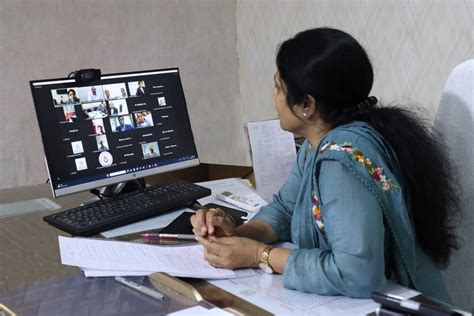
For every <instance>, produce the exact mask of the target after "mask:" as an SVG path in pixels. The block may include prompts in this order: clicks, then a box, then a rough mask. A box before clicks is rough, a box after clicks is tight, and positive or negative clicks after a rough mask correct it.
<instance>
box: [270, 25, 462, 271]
mask: <svg viewBox="0 0 474 316" xmlns="http://www.w3.org/2000/svg"><path fill="white" fill-rule="evenodd" d="M276 64H277V68H278V72H279V74H280V78H281V80H282V81H283V83H284V85H285V88H286V93H287V103H288V105H289V106H290V108H292V107H293V106H294V105H295V104H303V103H304V102H305V101H306V100H308V97H309V96H311V97H313V98H314V99H315V100H316V102H317V104H318V109H317V111H318V113H319V115H320V116H321V118H322V119H323V120H324V121H325V122H327V123H329V124H330V125H331V126H332V127H336V126H338V125H342V124H346V123H349V122H351V121H354V120H360V121H365V122H367V123H369V124H370V125H372V126H373V127H374V128H375V129H376V130H377V131H378V132H379V133H380V134H381V135H382V136H383V137H384V138H385V140H386V141H387V142H388V143H389V144H390V145H391V146H392V148H393V150H394V151H395V153H396V155H397V158H398V160H399V163H400V167H401V171H402V174H403V177H404V179H403V181H404V183H405V184H406V185H407V189H408V190H407V191H408V192H409V194H410V201H411V203H412V209H411V210H410V211H411V216H412V218H413V222H414V226H415V233H416V238H417V240H418V242H419V244H420V246H421V248H422V249H423V250H424V251H425V252H426V253H427V254H428V255H429V256H430V258H431V259H432V260H433V261H434V262H435V263H436V264H437V265H439V266H440V267H445V266H447V264H448V263H449V257H450V254H451V253H452V250H453V249H457V240H456V236H455V235H454V227H453V226H451V218H452V216H454V215H456V214H458V213H459V200H458V198H457V195H456V182H455V181H454V180H455V179H454V177H453V173H452V170H451V166H450V163H449V161H448V159H447V157H448V156H447V153H446V152H445V151H444V147H443V142H442V141H441V139H440V137H439V135H438V134H436V132H435V131H434V129H433V128H432V126H431V124H429V122H428V121H427V120H426V119H424V118H423V116H421V115H419V113H418V112H415V111H413V110H408V109H407V108H404V107H397V106H387V107H380V106H378V105H377V99H376V98H374V97H369V92H370V90H371V89H372V84H373V77H374V74H373V70H372V65H371V63H370V61H369V58H368V56H367V53H366V52H365V50H364V48H363V47H362V46H361V45H360V44H359V43H358V42H357V41H356V40H355V39H354V38H353V37H352V36H350V35H349V34H347V33H345V32H342V31H340V30H336V29H331V28H316V29H311V30H307V31H303V32H301V33H298V34H297V35H296V36H295V37H293V38H291V39H289V40H287V41H285V42H283V43H282V44H281V45H280V47H279V50H278V54H277V58H276Z"/></svg>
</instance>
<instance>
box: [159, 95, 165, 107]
mask: <svg viewBox="0 0 474 316" xmlns="http://www.w3.org/2000/svg"><path fill="white" fill-rule="evenodd" d="M158 105H159V106H166V99H165V97H159V98H158Z"/></svg>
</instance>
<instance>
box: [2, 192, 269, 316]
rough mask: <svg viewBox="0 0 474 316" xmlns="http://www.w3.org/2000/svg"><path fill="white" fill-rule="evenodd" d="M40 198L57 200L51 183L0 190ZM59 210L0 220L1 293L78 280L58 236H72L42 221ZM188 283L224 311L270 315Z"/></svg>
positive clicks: (71, 202)
mask: <svg viewBox="0 0 474 316" xmlns="http://www.w3.org/2000/svg"><path fill="white" fill-rule="evenodd" d="M40 197H47V198H50V199H51V200H54V198H53V197H52V193H51V188H50V186H49V184H40V185H34V186H28V187H18V188H13V189H3V190H0V203H8V202H17V201H24V200H30V199H35V198H40ZM93 197H94V196H93V195H92V194H90V193H88V192H84V193H79V194H74V195H70V196H66V197H61V198H58V199H56V200H55V202H56V203H58V204H59V205H61V206H62V209H68V208H72V207H76V206H78V205H80V204H81V203H83V202H84V201H87V200H89V199H91V198H93ZM62 209H61V210H62ZM58 211H60V210H54V211H40V212H35V213H30V214H24V215H17V216H11V217H6V218H0V227H1V229H0V240H1V242H0V263H1V264H0V294H2V293H5V292H6V291H9V292H10V291H12V290H14V289H16V288H19V287H25V286H28V285H30V284H32V283H35V282H38V281H47V280H48V281H49V280H52V279H58V278H60V277H67V278H71V280H73V279H74V278H76V277H75V276H73V275H75V274H78V273H80V270H79V268H76V267H70V266H65V265H62V264H61V260H60V255H59V248H58V236H69V234H67V233H64V232H62V231H60V230H58V229H56V228H54V227H53V226H50V225H48V224H47V223H46V222H44V221H43V217H44V216H45V215H49V214H51V213H55V212H58ZM186 281H187V282H188V283H191V284H192V285H193V286H194V287H195V288H196V289H198V291H199V292H200V293H201V295H202V296H203V298H204V299H206V300H208V301H210V302H212V303H214V304H215V305H216V306H219V307H221V308H224V307H231V308H236V309H238V310H239V311H242V312H244V313H245V314H252V315H256V314H258V315H269V314H270V313H268V312H266V311H264V310H263V309H261V308H259V307H257V306H255V305H253V304H250V303H248V302H246V301H244V300H242V299H240V298H238V297H237V296H234V295H232V294H230V293H228V292H226V291H224V290H222V289H220V288H218V287H215V286H213V285H211V284H209V283H207V282H205V281H203V280H196V279H186ZM104 282H108V281H104ZM117 286H119V285H118V284H117Z"/></svg>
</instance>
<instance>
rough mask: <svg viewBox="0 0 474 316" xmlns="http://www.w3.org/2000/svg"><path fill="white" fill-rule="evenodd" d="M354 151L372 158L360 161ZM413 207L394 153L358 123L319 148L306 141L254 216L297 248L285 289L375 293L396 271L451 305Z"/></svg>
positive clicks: (398, 276) (327, 138)
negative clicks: (423, 245)
mask: <svg viewBox="0 0 474 316" xmlns="http://www.w3.org/2000/svg"><path fill="white" fill-rule="evenodd" d="M343 144H345V146H347V148H345V149H344V150H343V146H342V145H343ZM341 146H342V147H341ZM348 148H350V151H349V149H348ZM355 150H359V151H360V152H359V153H362V154H363V157H364V158H367V159H370V162H369V163H367V161H365V162H366V163H365V164H363V163H361V162H360V161H359V160H357V159H355V158H354V157H355V155H354V153H355ZM369 165H370V166H371V167H373V168H375V167H381V168H382V169H383V176H384V177H385V178H383V180H381V179H382V178H381V177H376V176H374V175H373V174H370V172H369V171H370V170H371V169H370V168H369ZM373 168H372V171H373ZM384 181H385V182H386V184H387V183H390V186H389V187H388V188H387V187H385V189H384V185H383V183H384ZM387 181H388V182H387ZM313 196H315V197H316V198H317V199H318V201H319V204H315V202H314V198H313V200H312V197H313ZM315 205H319V207H318V209H319V210H320V214H321V216H322V219H320V220H319V221H317V220H316V219H317V217H316V216H315V215H314V214H313V209H314V206H315ZM409 210H410V202H409V197H408V195H407V194H406V192H404V185H403V183H402V176H401V173H400V168H399V165H398V160H397V159H396V155H395V153H394V152H393V150H392V149H391V148H390V146H388V145H387V144H386V143H385V141H384V140H383V138H382V137H381V136H380V134H378V133H377V131H375V130H374V129H373V128H372V127H371V126H370V125H368V124H366V123H363V122H353V123H350V124H347V125H343V126H339V127H337V128H335V129H333V130H331V131H330V132H329V133H328V134H327V135H325V136H324V138H323V139H322V140H321V143H320V144H319V146H318V148H311V146H310V144H309V142H308V141H306V142H305V143H304V144H303V145H302V147H301V149H300V151H299V153H298V156H297V162H296V164H295V166H294V167H293V170H292V172H291V174H290V175H289V177H288V179H287V181H286V182H285V184H284V185H283V186H282V188H281V189H280V191H279V192H278V194H276V195H275V196H274V198H273V202H272V203H270V204H269V205H267V206H265V207H262V209H261V210H260V212H259V213H258V214H257V215H256V216H255V217H254V218H253V220H261V221H264V222H267V223H268V224H269V225H270V226H271V227H272V228H273V229H274V230H275V232H276V233H277V235H278V239H279V240H281V241H291V242H293V243H295V244H296V245H297V246H298V247H299V249H295V250H292V251H291V253H290V255H289V257H288V261H287V263H286V266H285V271H284V273H283V276H284V285H285V287H287V288H291V289H296V290H299V291H304V292H312V293H317V294H325V295H337V294H343V295H347V296H350V297H370V294H371V293H372V292H373V291H378V290H382V289H383V288H384V286H385V284H386V275H389V274H391V273H392V272H393V273H394V275H395V278H396V281H397V282H398V283H400V284H402V285H404V286H407V287H411V288H414V289H416V290H418V291H420V292H422V293H423V294H425V295H428V296H431V297H433V298H436V299H439V300H442V301H445V302H447V303H449V302H450V299H449V296H448V294H447V292H446V289H445V287H444V284H443V281H442V278H441V274H440V271H439V269H438V268H437V267H436V266H435V265H434V263H433V262H432V261H431V260H430V258H429V257H428V256H427V255H426V254H425V253H424V252H423V251H422V250H421V249H420V248H419V246H418V245H417V242H416V240H415V236H414V230H413V227H412V224H411V220H410V215H409Z"/></svg>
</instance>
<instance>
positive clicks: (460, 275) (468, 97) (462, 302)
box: [434, 59, 474, 311]
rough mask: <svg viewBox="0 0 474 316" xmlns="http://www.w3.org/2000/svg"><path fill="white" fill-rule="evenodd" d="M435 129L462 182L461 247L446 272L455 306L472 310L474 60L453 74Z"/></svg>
mask: <svg viewBox="0 0 474 316" xmlns="http://www.w3.org/2000/svg"><path fill="white" fill-rule="evenodd" d="M434 126H435V128H436V129H437V130H438V131H439V132H440V133H441V134H442V136H443V137H444V140H445V142H446V144H447V146H448V151H449V154H450V159H451V161H452V164H453V166H454V167H455V168H456V170H453V172H456V178H457V179H458V181H459V184H460V189H461V191H462V192H460V194H461V195H460V198H461V209H462V214H461V217H460V219H459V220H458V221H457V222H456V226H457V228H456V234H457V236H458V237H459V238H460V246H461V248H460V249H459V250H458V251H457V252H455V253H454V254H453V256H452V258H451V262H450V265H449V267H448V268H447V269H446V270H445V271H443V277H444V280H445V282H446V286H447V288H448V291H449V293H450V295H451V299H452V300H453V304H454V305H455V306H459V307H461V308H463V309H465V310H469V311H472V310H473V305H474V246H473V245H474V150H473V148H474V59H470V60H467V61H465V62H463V63H461V64H459V65H457V66H456V67H455V68H454V69H453V70H452V71H451V73H450V75H449V77H448V80H447V82H446V85H445V87H444V91H443V94H442V96H441V102H440V105H439V108H438V111H437V113H436V118H435V123H434Z"/></svg>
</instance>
